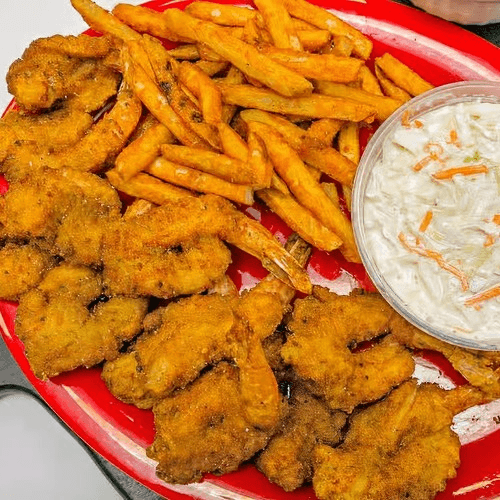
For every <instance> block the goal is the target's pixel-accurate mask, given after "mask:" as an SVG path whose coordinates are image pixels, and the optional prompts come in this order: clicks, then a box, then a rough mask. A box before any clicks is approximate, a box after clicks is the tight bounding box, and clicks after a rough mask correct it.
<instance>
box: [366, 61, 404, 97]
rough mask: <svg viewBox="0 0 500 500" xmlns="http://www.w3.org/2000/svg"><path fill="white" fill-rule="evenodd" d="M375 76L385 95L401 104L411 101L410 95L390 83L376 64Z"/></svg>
mask: <svg viewBox="0 0 500 500" xmlns="http://www.w3.org/2000/svg"><path fill="white" fill-rule="evenodd" d="M375 75H376V77H377V78H378V81H379V83H380V86H381V87H382V89H383V90H384V93H385V95H387V96H389V97H392V98H393V99H397V100H399V101H401V102H406V101H409V100H410V99H411V95H410V94H408V92H406V90H403V89H401V88H399V87H398V86H397V85H395V84H394V83H392V82H391V81H390V80H389V78H387V76H385V74H384V72H383V71H382V70H381V69H380V67H379V66H378V64H377V63H375Z"/></svg>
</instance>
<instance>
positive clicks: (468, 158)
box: [363, 102, 500, 344]
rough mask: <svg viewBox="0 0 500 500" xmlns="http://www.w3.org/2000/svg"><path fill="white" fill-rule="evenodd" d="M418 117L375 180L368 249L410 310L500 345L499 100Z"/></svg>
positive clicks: (367, 213)
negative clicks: (490, 294) (491, 290)
mask: <svg viewBox="0 0 500 500" xmlns="http://www.w3.org/2000/svg"><path fill="white" fill-rule="evenodd" d="M403 122H404V123H406V121H403ZM410 123H411V126H410V127H408V126H406V127H405V126H403V125H401V126H400V127H398V129H397V130H396V131H395V132H394V133H393V134H392V136H390V137H389V138H388V139H387V140H386V142H385V144H384V146H383V150H382V154H381V155H380V157H379V160H378V162H377V163H376V164H375V165H374V167H373V170H372V172H371V175H370V178H369V179H368V183H367V188H366V192H365V197H364V212H363V217H364V227H365V238H366V244H367V247H368V250H369V252H370V253H371V255H372V258H373V260H374V261H375V264H376V265H377V267H378V269H379V272H380V274H381V275H382V276H383V277H384V279H385V280H386V282H387V283H388V285H389V286H390V287H392V289H393V290H394V291H395V292H396V294H397V295H398V296H399V298H400V300H401V301H402V302H403V303H404V305H405V307H406V309H407V310H408V311H409V312H410V313H411V314H413V315H414V316H416V317H418V318H420V319H422V320H423V321H425V322H427V323H428V324H430V325H431V326H432V327H435V328H438V329H439V330H440V331H441V332H442V333H445V334H447V335H454V336H457V335H458V336H460V337H462V338H464V339H470V340H475V339H483V340H491V341H493V342H494V343H495V339H496V343H498V344H500V296H496V297H491V298H488V299H486V298H485V296H484V292H486V291H488V290H490V289H493V290H495V287H500V170H499V169H500V104H491V103H479V102H477V103H475V102H469V103H460V104H454V105H449V106H445V107H442V108H440V109H438V110H435V111H431V112H428V113H426V114H424V115H422V116H419V117H418V120H413V121H411V122H410ZM455 168H458V172H462V173H456V172H457V170H450V169H455ZM474 171H476V172H477V173H474V174H471V175H465V174H469V173H471V172H474ZM495 215H498V217H497V218H495ZM499 292H500V290H499ZM492 295H494V293H493V294H492Z"/></svg>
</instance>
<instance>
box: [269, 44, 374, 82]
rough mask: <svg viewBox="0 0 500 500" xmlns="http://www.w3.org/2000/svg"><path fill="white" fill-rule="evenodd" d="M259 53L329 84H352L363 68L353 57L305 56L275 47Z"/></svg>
mask: <svg viewBox="0 0 500 500" xmlns="http://www.w3.org/2000/svg"><path fill="white" fill-rule="evenodd" d="M261 52H262V53H263V54H266V55H267V56H269V57H270V58H271V59H273V60H274V61H276V62H277V63H280V64H282V65H283V66H286V67H287V68H290V69H292V70H294V71H296V72H297V73H299V74H301V75H303V76H305V77H306V78H315V79H321V80H326V81H330V82H340V83H349V82H354V81H356V80H357V78H358V74H359V72H360V69H361V68H362V67H365V66H364V65H363V61H362V60H361V59H355V58H354V57H338V56H335V55H332V54H306V53H304V52H298V51H295V50H284V49H277V48H275V47H264V48H263V49H262V50H261Z"/></svg>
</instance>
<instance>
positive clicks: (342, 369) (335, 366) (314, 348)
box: [282, 288, 414, 413]
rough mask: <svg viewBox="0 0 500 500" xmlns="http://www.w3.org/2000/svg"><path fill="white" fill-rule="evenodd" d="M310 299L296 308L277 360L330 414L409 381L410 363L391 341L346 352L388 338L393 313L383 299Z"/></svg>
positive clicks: (318, 292)
mask: <svg viewBox="0 0 500 500" xmlns="http://www.w3.org/2000/svg"><path fill="white" fill-rule="evenodd" d="M313 294H314V295H315V296H311V297H307V298H305V299H303V300H298V301H297V302H296V303H295V309H294V312H293V319H292V321H291V323H290V324H289V328H290V330H291V332H292V334H291V335H290V336H289V337H288V340H287V342H286V344H285V345H284V347H283V349H282V356H283V359H284V360H285V362H287V363H289V364H290V365H292V367H293V368H294V370H295V371H296V373H297V375H298V376H299V377H300V378H301V379H303V380H304V383H305V384H306V385H307V387H308V388H309V389H310V390H311V391H312V392H313V393H314V394H317V395H319V396H322V397H324V398H325V399H326V401H327V403H328V405H329V406H330V407H331V408H332V409H341V410H344V411H346V412H349V413H350V412H352V410H353V409H354V408H355V407H356V406H357V405H359V404H363V403H368V402H371V401H375V400H377V399H379V398H381V397H382V396H383V395H384V394H386V393H387V392H388V391H389V390H390V389H391V388H392V387H394V386H396V385H399V384H400V383H401V382H403V381H404V380H406V379H408V378H409V377H410V376H411V374H412V373H413V369H414V361H413V358H412V357H411V355H410V353H409V352H408V351H406V350H405V349H404V348H402V347H401V346H400V345H399V344H397V343H396V342H393V341H390V339H384V340H382V341H381V342H380V343H379V344H376V345H374V346H373V347H372V348H370V349H368V350H362V351H361V352H352V351H351V349H352V348H354V347H356V346H357V345H358V344H359V343H362V342H364V341H367V340H372V339H375V338H377V337H379V336H380V335H382V334H384V333H387V331H388V325H389V320H390V318H391V316H392V315H393V314H394V312H393V310H392V309H391V308H390V306H389V305H388V304H387V303H386V302H385V301H384V300H383V299H382V297H380V296H379V295H375V294H368V295H353V296H338V295H335V294H333V293H329V292H328V291H327V290H325V289H321V288H315V289H314V291H313Z"/></svg>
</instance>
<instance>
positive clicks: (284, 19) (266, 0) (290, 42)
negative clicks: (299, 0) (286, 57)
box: [254, 0, 302, 50]
mask: <svg viewBox="0 0 500 500" xmlns="http://www.w3.org/2000/svg"><path fill="white" fill-rule="evenodd" d="M254 3H255V5H256V7H257V8H258V9H259V12H260V13H261V14H262V17H263V18H264V22H265V25H266V27H267V29H268V30H269V33H270V34H271V38H272V40H273V43H274V45H275V46H276V47H278V48H280V49H295V50H302V44H301V43H300V40H299V37H298V36H297V32H296V30H295V27H294V25H293V23H292V19H291V17H290V15H289V14H288V12H287V10H286V9H285V6H284V5H283V3H282V1H281V0H254Z"/></svg>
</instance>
